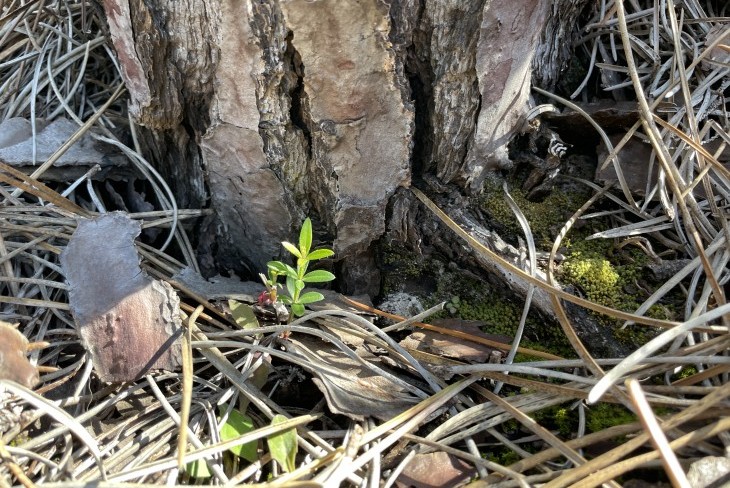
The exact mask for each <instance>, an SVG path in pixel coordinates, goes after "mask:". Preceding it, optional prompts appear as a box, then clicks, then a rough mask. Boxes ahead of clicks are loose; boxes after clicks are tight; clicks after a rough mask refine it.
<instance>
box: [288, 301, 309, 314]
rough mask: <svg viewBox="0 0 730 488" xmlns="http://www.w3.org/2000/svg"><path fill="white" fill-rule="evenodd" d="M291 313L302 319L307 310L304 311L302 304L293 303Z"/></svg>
mask: <svg viewBox="0 0 730 488" xmlns="http://www.w3.org/2000/svg"><path fill="white" fill-rule="evenodd" d="M291 311H292V313H293V314H294V315H296V316H297V317H301V316H302V315H304V312H305V311H306V310H305V309H304V305H302V304H301V303H299V302H297V303H292V304H291Z"/></svg>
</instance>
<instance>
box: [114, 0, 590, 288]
mask: <svg viewBox="0 0 730 488" xmlns="http://www.w3.org/2000/svg"><path fill="white" fill-rule="evenodd" d="M103 3H104V8H105V12H106V15H107V19H108V23H109V28H110V32H111V34H112V39H113V43H114V46H115V48H116V51H117V56H118V59H119V63H120V66H121V68H122V73H123V76H124V78H125V82H126V84H127V87H128V90H129V93H130V98H131V102H130V108H131V111H132V114H133V116H134V117H135V119H136V120H137V122H138V123H139V124H140V125H142V126H144V127H145V128H147V131H146V141H147V144H148V146H149V150H150V151H151V152H152V154H153V159H155V160H156V161H157V162H158V163H159V164H160V165H161V166H162V169H163V171H164V172H165V173H166V174H167V175H168V179H170V180H171V181H172V183H173V185H172V186H173V189H174V190H175V192H176V194H177V196H178V200H179V204H180V206H183V207H184V206H204V205H208V203H209V205H210V206H211V207H212V208H213V209H214V211H215V216H214V218H212V219H210V220H209V221H208V222H206V224H205V228H204V229H203V231H202V232H201V241H200V244H199V251H200V253H201V257H202V258H207V259H204V260H203V264H205V265H207V266H208V267H209V268H210V269H213V268H216V267H218V268H220V267H223V268H228V269H231V270H233V271H237V272H240V271H242V270H248V271H258V270H261V269H263V268H264V266H265V262H266V261H267V260H269V259H271V258H272V257H274V256H276V255H278V254H279V252H280V245H279V242H280V241H281V240H284V239H290V238H291V237H292V236H293V235H294V234H295V232H296V229H297V228H298V227H299V225H300V223H301V221H302V220H303V218H304V217H305V216H310V217H311V218H312V219H313V221H314V222H315V228H316V230H317V232H318V236H319V237H320V238H321V239H322V240H323V241H333V242H334V248H335V251H336V253H337V258H338V260H339V265H340V270H339V271H340V276H341V277H342V278H343V279H342V282H343V283H342V284H344V285H345V286H346V287H347V288H348V290H347V291H350V292H355V291H369V292H372V291H375V290H377V286H378V284H379V283H378V275H377V270H376V267H375V265H374V258H373V244H374V243H375V242H376V241H377V240H378V239H380V238H381V237H382V236H383V235H384V233H385V232H386V222H387V219H386V216H387V214H388V211H389V208H390V207H389V204H390V205H391V206H392V204H393V198H394V195H396V191H397V190H398V188H400V187H408V186H409V185H410V183H411V180H412V179H415V178H420V177H422V176H424V175H434V176H435V177H436V178H437V179H438V180H439V181H440V182H441V183H444V184H453V185H458V187H460V188H462V189H463V190H464V191H467V192H473V191H478V189H479V187H480V185H481V182H482V181H483V178H484V177H485V175H486V173H487V172H488V171H490V170H492V169H494V168H497V167H500V166H504V165H505V164H509V161H508V158H507V152H506V144H507V143H508V142H509V140H510V138H511V137H512V136H513V135H514V134H515V132H516V131H517V130H519V126H520V124H521V120H520V119H521V117H522V116H523V114H524V113H525V111H526V109H527V103H526V102H527V98H528V95H529V89H530V80H531V76H532V74H533V73H532V68H531V66H533V65H536V66H537V65H539V66H540V67H541V68H540V70H538V71H539V73H538V74H539V75H540V76H541V78H542V81H543V82H546V83H549V82H550V80H551V79H552V78H554V76H555V75H556V73H557V72H558V71H559V69H560V68H561V66H562V64H563V62H564V61H565V59H566V52H567V51H566V50H565V48H564V47H560V46H561V45H562V43H569V40H568V39H564V40H563V39H558V38H557V37H555V36H560V35H562V33H563V32H570V30H571V29H572V26H573V25H574V24H575V22H574V17H575V15H576V14H577V12H578V11H579V10H580V8H581V7H582V5H584V4H585V3H586V2H585V0H562V1H561V2H556V5H554V2H552V1H548V0H512V1H510V2H499V1H491V0H391V1H382V0H360V1H355V0H313V1H312V0H269V1H263V2H261V1H254V0H176V1H167V0H130V1H129V2H122V1H120V0H104V2H103ZM543 32H547V33H548V34H547V36H553V37H552V38H550V37H542V38H541V33H543ZM535 53H538V54H539V56H540V59H538V60H535V61H534V62H533V58H534V57H535ZM569 54H570V53H569V52H567V55H569ZM208 199H209V200H210V201H209V202H208Z"/></svg>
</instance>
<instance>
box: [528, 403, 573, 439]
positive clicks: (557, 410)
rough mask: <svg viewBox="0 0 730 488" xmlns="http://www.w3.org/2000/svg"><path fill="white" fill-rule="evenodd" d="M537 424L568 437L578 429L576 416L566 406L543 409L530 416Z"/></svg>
mask: <svg viewBox="0 0 730 488" xmlns="http://www.w3.org/2000/svg"><path fill="white" fill-rule="evenodd" d="M530 416H531V417H532V418H533V419H535V421H536V422H537V423H539V424H540V425H542V426H543V427H546V428H547V429H550V430H557V431H558V432H560V434H561V435H563V436H566V437H567V436H570V435H571V434H572V433H573V432H575V431H576V429H577V428H578V415H577V414H576V413H575V412H574V411H573V410H572V409H571V408H569V406H566V405H554V406H552V407H547V408H543V409H542V410H538V411H536V412H534V413H532V414H531V415H530Z"/></svg>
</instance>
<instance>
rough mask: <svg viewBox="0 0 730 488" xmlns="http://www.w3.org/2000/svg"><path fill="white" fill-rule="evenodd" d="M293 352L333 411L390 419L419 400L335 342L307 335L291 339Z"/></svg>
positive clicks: (354, 415) (356, 416) (356, 415)
mask: <svg viewBox="0 0 730 488" xmlns="http://www.w3.org/2000/svg"><path fill="white" fill-rule="evenodd" d="M289 343H290V345H291V347H290V348H289V349H290V351H289V352H291V353H294V354H296V355H297V356H299V357H301V358H302V359H303V363H302V366H304V367H305V368H306V369H307V370H309V371H310V372H311V373H312V374H314V378H313V381H314V384H315V385H317V388H319V389H320V390H321V391H322V393H324V396H325V398H326V400H327V405H328V406H329V408H330V410H331V411H332V412H334V413H338V414H341V415H347V416H348V417H350V418H351V419H355V420H363V419H364V418H365V417H368V416H373V417H377V418H380V419H384V420H387V419H390V418H393V417H395V416H396V415H398V414H400V413H401V412H403V411H404V410H406V409H407V408H410V407H412V406H413V405H414V404H415V403H417V402H418V398H417V397H416V396H414V395H412V394H411V393H409V392H408V391H406V390H405V389H404V388H403V387H401V386H399V385H397V384H396V383H394V382H393V381H392V380H390V379H388V378H386V377H384V376H381V375H378V374H377V373H376V372H374V371H373V370H371V369H369V368H367V367H365V366H364V365H363V364H362V363H361V362H359V361H357V360H355V359H354V358H351V357H349V356H348V355H346V354H345V353H344V352H342V351H341V350H340V349H338V348H337V347H335V346H333V345H332V344H328V343H325V342H323V341H321V340H318V339H313V338H308V337H297V338H294V337H292V338H290V339H289Z"/></svg>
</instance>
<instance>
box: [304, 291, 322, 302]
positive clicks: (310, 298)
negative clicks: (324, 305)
mask: <svg viewBox="0 0 730 488" xmlns="http://www.w3.org/2000/svg"><path fill="white" fill-rule="evenodd" d="M321 300H324V295H322V294H321V293H319V292H317V291H308V292H307V293H302V296H300V297H299V303H301V304H304V305H306V304H307V303H314V302H319V301H321Z"/></svg>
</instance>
